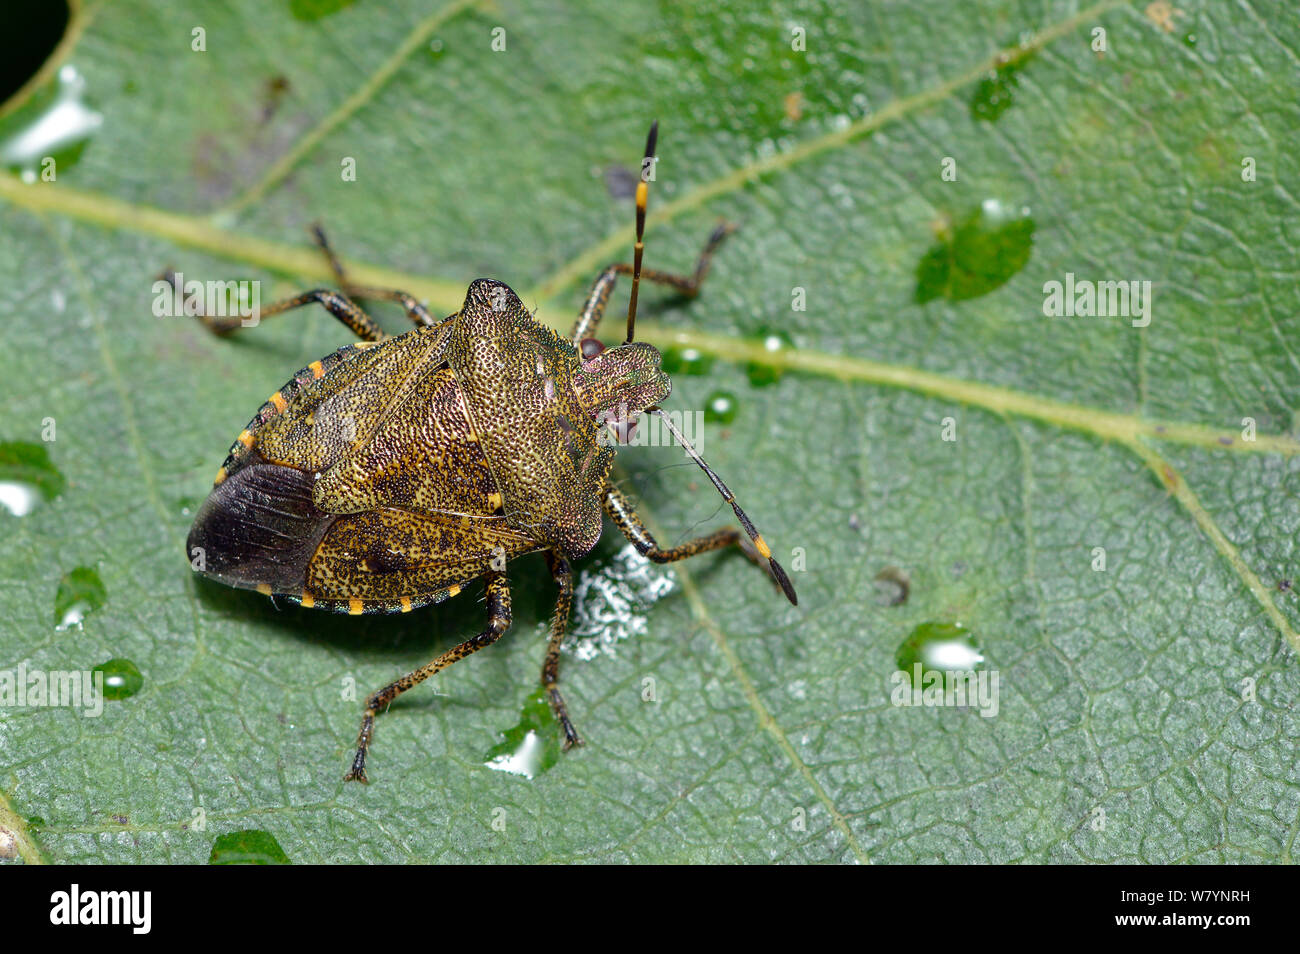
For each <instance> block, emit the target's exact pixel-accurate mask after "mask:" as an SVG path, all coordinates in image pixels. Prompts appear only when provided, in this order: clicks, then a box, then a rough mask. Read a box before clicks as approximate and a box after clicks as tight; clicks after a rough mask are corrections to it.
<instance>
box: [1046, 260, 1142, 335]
mask: <svg viewBox="0 0 1300 954" xmlns="http://www.w3.org/2000/svg"><path fill="white" fill-rule="evenodd" d="M1043 294H1044V295H1045V296H1046V297H1045V298H1044V299H1043V314H1044V315H1047V317H1049V318H1128V319H1130V320H1131V322H1132V325H1133V327H1134V328H1145V327H1146V326H1147V325H1149V324H1151V282H1149V281H1136V280H1132V281H1114V282H1094V281H1090V280H1089V279H1086V278H1081V279H1076V278H1075V277H1074V272H1066V273H1065V281H1064V282H1058V281H1050V282H1044V283H1043Z"/></svg>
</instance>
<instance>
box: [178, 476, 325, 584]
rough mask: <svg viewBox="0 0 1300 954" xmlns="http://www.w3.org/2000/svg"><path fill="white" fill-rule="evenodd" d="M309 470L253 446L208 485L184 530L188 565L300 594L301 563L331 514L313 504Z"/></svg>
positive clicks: (216, 575)
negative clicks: (266, 456) (271, 458)
mask: <svg viewBox="0 0 1300 954" xmlns="http://www.w3.org/2000/svg"><path fill="white" fill-rule="evenodd" d="M312 483H313V481H312V476H311V474H305V473H303V472H302V471H300V470H295V469H294V468H292V467H281V466H280V465H278V464H268V463H266V462H265V461H263V460H262V459H261V458H260V456H259V455H258V454H257V452H256V451H253V452H252V453H251V454H250V455H249V458H248V459H246V460H245V462H244V464H243V466H241V467H240V468H239V469H238V470H237V471H235V472H234V473H233V474H231V475H230V476H229V477H227V478H226V479H225V480H223V481H222V482H221V483H219V484H218V485H217V486H216V487H214V488H212V493H211V494H209V495H208V499H207V500H205V501H204V502H203V506H202V507H200V508H199V512H198V515H197V516H196V517H195V518H194V526H193V527H192V528H191V529H190V536H189V540H188V542H187V543H186V550H187V552H188V554H189V557H190V565H191V566H193V567H194V569H195V570H197V571H198V572H200V573H203V574H204V575H205V576H210V577H213V578H215V579H218V580H220V581H221V582H223V583H226V584H228V585H230V586H238V587H243V588H244V589H250V590H262V591H263V592H274V593H300V592H301V591H302V582H303V577H304V575H305V573H306V569H307V563H308V561H309V560H310V559H311V556H312V554H313V553H314V552H315V551H316V548H317V546H318V545H319V544H320V541H321V538H322V537H323V536H324V535H325V531H326V530H327V529H328V528H329V525H330V523H331V522H332V521H333V520H334V519H335V516H334V515H333V514H328V513H325V512H324V511H321V510H318V509H317V508H316V505H315V504H314V503H312V495H311V490H312Z"/></svg>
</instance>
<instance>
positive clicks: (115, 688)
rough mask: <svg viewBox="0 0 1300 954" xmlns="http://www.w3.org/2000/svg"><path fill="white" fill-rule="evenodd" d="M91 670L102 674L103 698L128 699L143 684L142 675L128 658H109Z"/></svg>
mask: <svg viewBox="0 0 1300 954" xmlns="http://www.w3.org/2000/svg"><path fill="white" fill-rule="evenodd" d="M91 672H102V673H103V674H104V698H105V699H112V700H114V701H117V700H119V699H129V698H131V697H132V696H133V695H135V694H136V693H137V692H139V691H140V689H141V687H143V686H144V676H142V675H141V674H140V670H139V669H137V668H136V665H135V663H133V662H131V660H129V659H110V660H109V661H108V662H106V663H101V664H100V665H98V666H96V667H95V668H94V669H92V670H91Z"/></svg>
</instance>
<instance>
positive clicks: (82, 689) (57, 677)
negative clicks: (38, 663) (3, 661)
mask: <svg viewBox="0 0 1300 954" xmlns="http://www.w3.org/2000/svg"><path fill="white" fill-rule="evenodd" d="M10 706H13V707H16V708H20V709H22V708H28V707H31V708H39V707H50V708H56V707H63V708H68V709H85V710H86V715H88V716H91V717H92V718H93V717H97V716H100V715H102V714H103V712H104V673H103V671H102V670H90V669H81V670H76V669H73V670H66V669H51V670H48V671H47V670H44V669H28V668H27V664H26V663H19V664H18V668H17V669H0V708H8V707H10Z"/></svg>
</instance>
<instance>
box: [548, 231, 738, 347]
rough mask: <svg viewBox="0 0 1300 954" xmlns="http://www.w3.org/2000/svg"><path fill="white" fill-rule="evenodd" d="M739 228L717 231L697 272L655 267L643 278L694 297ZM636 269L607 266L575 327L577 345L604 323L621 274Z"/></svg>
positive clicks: (625, 266)
mask: <svg viewBox="0 0 1300 954" xmlns="http://www.w3.org/2000/svg"><path fill="white" fill-rule="evenodd" d="M735 230H736V227H735V226H734V225H728V224H726V223H723V224H722V225H719V226H718V227H717V228H716V229H714V230H713V233H712V234H711V235H710V236H709V240H708V241H707V242H706V243H705V245H704V251H702V252H701V253H700V257H699V260H698V261H697V262H696V263H695V271H694V272H693V273H692V274H690V275H676V274H673V273H672V272H661V271H658V270H656V269H653V268H647V269H644V270H643V271H642V272H641V277H642V278H644V279H645V280H646V281H648V282H657V283H658V284H660V285H668V286H669V287H671V288H674V289H676V290H677V291H678V292H679V293H681V294H683V295H686V296H687V297H691V298H693V297H695V295H697V294H699V291H700V285H701V284H702V283H703V281H704V276H706V275H707V274H708V273H709V266H710V265H711V264H712V262H713V253H714V252H716V251H717V250H718V246H719V245H721V244H722V243H723V241H724V240H725V239H726V237H727V236H728V235H730V234H731V233H732V232H734V231H735ZM632 270H633V266H632V265H630V264H628V263H627V262H621V263H619V264H617V265H609V266H606V268H605V270H604V271H602V272H601V273H600V277H599V278H597V279H596V282H595V284H593V285H592V286H591V291H590V292H588V294H587V301H586V303H585V304H584V305H583V306H582V311H581V313H579V315H578V321H577V323H576V324H575V325H574V326H573V334H572V335H571V336H570V337H571V338H572V340H573V343H574V344H578V343H580V342H581V341H582V339H583V338H590V337H592V336H593V335H595V333H596V327H597V326H598V325H599V324H600V320H601V318H603V317H604V316H605V306H606V305H607V304H609V296H610V293H611V292H612V291H613V290H614V283H615V282H616V281H617V280H618V276H619V275H631V274H632Z"/></svg>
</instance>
